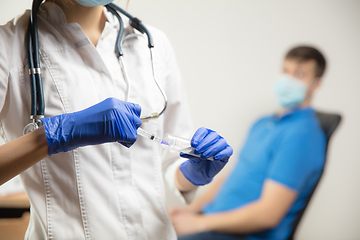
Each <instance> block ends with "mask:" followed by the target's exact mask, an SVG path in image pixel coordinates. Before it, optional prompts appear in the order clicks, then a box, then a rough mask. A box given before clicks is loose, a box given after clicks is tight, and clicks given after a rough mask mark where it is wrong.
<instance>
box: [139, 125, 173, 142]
mask: <svg viewBox="0 0 360 240" xmlns="http://www.w3.org/2000/svg"><path fill="white" fill-rule="evenodd" d="M137 133H138V135H140V136H142V137H144V138H147V139H150V140H152V141H155V142H158V143H160V144H161V145H165V146H167V145H169V144H168V143H167V142H164V141H163V140H162V139H161V138H159V137H158V136H156V135H155V134H152V133H150V132H148V131H145V130H144V129H142V128H138V130H137Z"/></svg>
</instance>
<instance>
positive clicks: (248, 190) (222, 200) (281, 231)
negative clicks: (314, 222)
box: [203, 108, 326, 240]
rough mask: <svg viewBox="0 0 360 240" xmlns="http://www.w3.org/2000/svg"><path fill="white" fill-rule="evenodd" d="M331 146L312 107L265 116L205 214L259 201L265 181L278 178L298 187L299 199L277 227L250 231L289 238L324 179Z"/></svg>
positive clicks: (256, 236) (260, 236)
mask: <svg viewBox="0 0 360 240" xmlns="http://www.w3.org/2000/svg"><path fill="white" fill-rule="evenodd" d="M325 149H326V138H325V134H324V132H323V131H322V129H321V127H320V124H319V122H318V119H317V118H316V115H315V111H314V110H313V109H311V108H306V109H300V110H296V111H293V112H292V113H290V114H287V115H284V116H282V117H276V116H269V117H264V118H261V119H260V120H258V121H257V122H256V123H255V124H254V126H253V127H252V128H251V130H250V133H249V136H248V138H247V140H246V142H245V144H244V146H243V149H242V151H241V153H240V158H239V161H238V162H237V164H236V166H235V168H234V169H233V171H232V173H231V174H230V176H229V177H228V178H227V179H226V181H225V183H224V184H223V185H222V187H221V188H220V190H219V193H218V194H217V196H216V197H215V199H214V200H213V201H212V202H211V203H210V204H208V205H207V206H205V208H204V209H203V212H204V214H208V213H216V212H222V211H228V210H231V209H235V208H239V207H242V206H244V205H246V204H247V203H250V202H252V201H254V200H257V199H258V198H259V197H260V195H261V190H262V187H263V184H264V181H265V180H267V179H272V180H274V181H276V182H278V183H281V184H283V185H285V186H286V187H288V188H290V189H292V190H294V191H296V192H297V193H298V197H297V199H296V201H295V202H294V204H293V205H292V207H291V208H290V211H289V212H288V213H287V214H286V216H285V217H284V218H283V220H282V221H281V222H280V224H279V225H278V226H277V227H276V228H274V229H271V230H266V231H262V232H258V233H254V234H248V235H246V239H272V240H275V239H276V240H277V239H286V238H287V237H288V236H289V234H290V232H291V227H292V223H293V221H294V220H295V219H296V216H297V213H298V212H299V211H300V210H301V209H302V208H303V207H304V205H305V204H306V199H307V197H308V196H309V194H310V193H311V192H312V190H313V188H314V186H315V184H316V183H317V181H318V180H319V178H320V175H321V172H322V169H323V166H324V160H325Z"/></svg>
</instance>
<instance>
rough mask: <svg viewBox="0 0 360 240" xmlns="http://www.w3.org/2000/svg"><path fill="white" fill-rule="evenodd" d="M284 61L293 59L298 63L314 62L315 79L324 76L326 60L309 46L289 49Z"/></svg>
mask: <svg viewBox="0 0 360 240" xmlns="http://www.w3.org/2000/svg"><path fill="white" fill-rule="evenodd" d="M285 59H295V60H298V61H300V62H306V61H309V60H314V61H315V63H316V68H315V77H321V76H322V75H323V74H324V71H325V67H326V60H325V58H324V56H323V55H322V54H321V52H320V51H319V50H317V49H315V48H313V47H310V46H298V47H294V48H292V49H290V51H289V52H288V53H287V54H286V56H285Z"/></svg>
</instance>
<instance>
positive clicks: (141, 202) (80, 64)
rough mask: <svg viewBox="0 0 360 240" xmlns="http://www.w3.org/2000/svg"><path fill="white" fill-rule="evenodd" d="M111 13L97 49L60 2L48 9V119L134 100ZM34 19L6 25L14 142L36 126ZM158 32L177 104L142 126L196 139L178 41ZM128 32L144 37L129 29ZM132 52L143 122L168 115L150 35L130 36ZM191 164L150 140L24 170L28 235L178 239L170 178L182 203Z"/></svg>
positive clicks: (160, 61) (9, 125)
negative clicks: (181, 185) (183, 167)
mask: <svg viewBox="0 0 360 240" xmlns="http://www.w3.org/2000/svg"><path fill="white" fill-rule="evenodd" d="M104 11H105V14H106V16H107V18H108V22H107V23H106V26H105V28H104V31H103V33H102V36H101V38H100V40H99V42H98V45H97V46H96V47H94V46H93V45H92V44H91V42H90V41H89V40H88V38H87V37H86V35H85V34H84V33H83V31H82V30H81V28H80V26H79V25H78V24H77V23H71V24H66V18H65V16H64V14H63V12H62V10H61V9H60V8H59V7H58V6H57V5H55V4H53V3H51V2H46V3H45V4H44V5H43V6H42V7H41V9H40V12H39V18H38V19H39V20H38V21H39V39H40V40H39V42H40V58H41V71H42V76H43V86H44V93H45V104H46V110H45V115H46V116H54V115H58V114H62V113H70V112H74V111H79V110H82V109H84V108H87V107H89V106H91V105H93V104H96V103H98V102H100V101H102V100H104V99H106V98H108V97H116V98H119V99H122V100H123V99H124V98H125V89H126V84H125V81H124V79H123V78H122V74H121V70H120V65H119V63H118V59H117V58H116V56H115V53H114V46H115V40H116V36H117V32H118V22H117V20H116V19H115V18H114V17H113V16H112V14H110V13H109V12H107V11H106V10H104ZM28 19H29V11H27V12H25V14H24V15H22V16H21V17H20V18H18V19H15V20H13V21H12V22H9V23H8V24H6V25H4V26H1V27H0V110H1V112H0V121H1V126H0V129H1V131H0V133H1V135H2V137H3V138H5V140H6V141H11V140H13V139H15V138H17V137H20V136H21V135H22V131H23V128H24V126H25V125H26V124H27V123H29V122H30V119H29V116H30V85H29V77H28V66H27V60H26V59H27V56H26V45H25V43H26V41H25V32H26V29H27V25H28ZM123 19H124V22H125V23H126V22H127V18H125V17H123ZM149 29H150V32H151V33H152V36H153V38H154V42H155V49H154V51H155V52H154V54H155V60H156V63H155V64H156V70H157V77H158V81H159V82H160V85H161V86H162V87H163V88H164V89H165V92H166V94H167V96H168V99H169V102H168V104H169V105H168V109H167V110H166V111H165V113H164V115H163V116H161V117H160V118H159V119H157V120H151V121H149V122H147V123H144V124H143V126H142V127H143V128H144V129H146V130H148V131H149V132H152V133H155V134H157V135H159V136H163V135H164V133H167V132H169V133H172V134H174V135H179V136H182V137H187V138H190V137H191V136H192V134H193V129H192V125H191V120H190V115H189V110H188V107H187V101H186V96H185V92H184V87H183V83H182V81H181V77H180V74H179V71H178V67H177V64H176V61H175V57H174V53H173V51H172V48H171V45H170V43H169V41H168V39H167V38H166V37H165V35H164V34H163V33H162V32H160V31H159V30H157V29H155V28H152V27H149ZM126 31H127V33H129V32H137V31H134V30H133V29H132V28H131V27H129V26H127V29H126ZM123 51H124V57H125V61H126V65H127V69H128V73H129V76H130V79H131V84H132V88H131V90H132V91H131V96H130V101H131V102H134V103H138V104H140V106H141V107H142V116H145V115H146V116H147V115H149V114H151V113H153V112H159V111H160V110H161V109H162V107H163V104H164V100H163V98H162V95H161V94H160V92H159V90H158V88H157V87H156V85H155V83H154V81H153V79H152V72H151V62H150V55H149V50H148V47H147V39H146V37H136V36H135V37H134V36H131V35H128V36H127V37H126V38H125V40H124V44H123ZM182 161H184V160H183V159H181V158H180V157H179V156H178V154H176V153H172V152H165V151H164V150H163V149H161V147H160V146H159V145H157V144H155V143H153V142H151V141H150V140H147V139H142V138H139V139H138V141H137V142H136V143H135V144H134V145H133V146H132V147H131V148H130V149H128V148H125V147H124V146H122V145H120V144H119V143H107V144H102V145H98V146H88V147H82V148H78V149H75V150H73V151H70V152H67V153H59V154H55V155H52V156H51V157H48V158H46V159H44V160H42V161H41V162H39V163H38V164H36V165H34V166H33V167H31V168H30V169H28V170H27V171H25V172H24V173H22V174H21V178H22V180H23V183H24V186H25V190H26V193H27V195H28V197H29V199H30V202H31V217H30V224H29V227H28V230H27V233H26V236H25V239H34V240H38V239H60V240H66V239H101V240H103V239H106V240H110V239H129V240H130V239H136V240H142V239H154V240H161V239H176V234H175V231H174V229H173V227H172V225H171V222H170V218H169V216H168V213H167V208H166V199H165V190H164V180H163V179H164V178H163V177H165V180H166V182H167V183H168V184H169V186H170V189H172V191H174V192H175V194H177V195H178V196H179V197H180V198H181V197H183V196H182V195H181V194H180V192H179V191H178V190H177V189H176V187H175V185H174V173H175V170H176V168H177V167H178V166H179V165H180V164H181V162H182ZM193 193H194V192H191V193H189V195H188V196H185V198H187V200H189V199H190V198H191V197H192V195H193ZM183 200H184V199H183Z"/></svg>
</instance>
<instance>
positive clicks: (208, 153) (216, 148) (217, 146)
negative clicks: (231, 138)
mask: <svg viewBox="0 0 360 240" xmlns="http://www.w3.org/2000/svg"><path fill="white" fill-rule="evenodd" d="M227 145H228V144H227V142H226V141H225V139H223V138H220V139H219V140H218V141H217V142H215V143H214V144H212V145H209V146H208V148H207V149H206V150H205V152H204V153H203V154H201V157H203V158H209V157H213V156H215V155H216V154H217V153H219V152H221V151H222V150H224V149H226V147H227Z"/></svg>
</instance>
